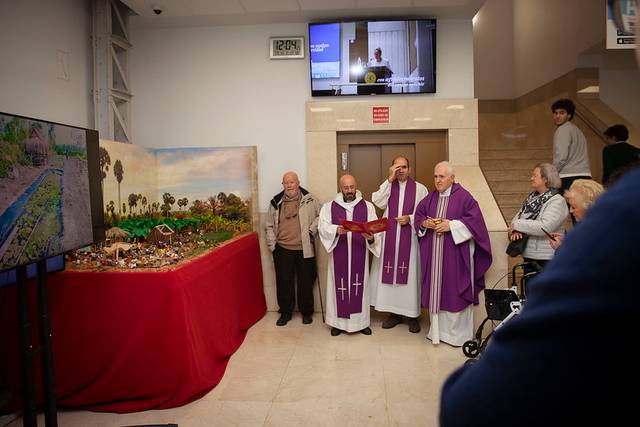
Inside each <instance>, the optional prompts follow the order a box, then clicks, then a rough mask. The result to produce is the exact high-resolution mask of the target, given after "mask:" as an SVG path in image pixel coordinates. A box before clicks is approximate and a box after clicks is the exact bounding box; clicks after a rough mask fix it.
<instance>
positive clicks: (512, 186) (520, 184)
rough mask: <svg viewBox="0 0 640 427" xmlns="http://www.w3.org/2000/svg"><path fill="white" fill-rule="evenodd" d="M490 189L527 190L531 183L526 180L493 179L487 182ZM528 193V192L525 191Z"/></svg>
mask: <svg viewBox="0 0 640 427" xmlns="http://www.w3.org/2000/svg"><path fill="white" fill-rule="evenodd" d="M489 184H490V186H491V190H493V192H494V193H496V192H512V193H517V192H521V191H527V190H528V189H529V188H531V183H530V182H529V181H528V180H527V181H495V182H490V183H489ZM527 194H528V193H527Z"/></svg>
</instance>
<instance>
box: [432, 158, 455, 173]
mask: <svg viewBox="0 0 640 427" xmlns="http://www.w3.org/2000/svg"><path fill="white" fill-rule="evenodd" d="M438 166H446V167H447V173H448V174H449V175H453V176H455V174H456V171H455V169H453V166H451V163H449V162H447V161H446V160H445V161H443V162H440V163H438V164H437V165H436V166H435V167H434V168H433V170H436V169H437V168H438Z"/></svg>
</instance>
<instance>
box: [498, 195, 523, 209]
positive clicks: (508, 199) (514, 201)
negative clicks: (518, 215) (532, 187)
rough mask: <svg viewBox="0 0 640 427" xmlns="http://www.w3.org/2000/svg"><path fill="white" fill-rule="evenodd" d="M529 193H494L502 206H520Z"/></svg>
mask: <svg viewBox="0 0 640 427" xmlns="http://www.w3.org/2000/svg"><path fill="white" fill-rule="evenodd" d="M528 194H529V193H502V194H500V193H497V194H496V193H494V195H495V196H496V201H497V202H498V205H499V206H500V207H502V206H520V205H522V202H524V199H526V198H527V195H528Z"/></svg>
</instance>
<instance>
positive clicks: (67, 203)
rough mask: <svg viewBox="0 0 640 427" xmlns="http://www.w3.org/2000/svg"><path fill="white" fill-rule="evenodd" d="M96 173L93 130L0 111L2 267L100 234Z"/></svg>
mask: <svg viewBox="0 0 640 427" xmlns="http://www.w3.org/2000/svg"><path fill="white" fill-rule="evenodd" d="M90 172H91V175H93V176H92V177H91V179H90ZM99 173H100V170H99V159H98V132H97V131H94V130H89V129H82V128H77V127H72V126H66V125H62V124H57V123H52V122H48V121H44V120H38V119H32V118H27V117H21V116H15V115H11V114H5V113H0V271H2V270H6V269H10V268H13V267H16V266H19V265H24V264H30V263H33V262H35V261H38V260H41V259H45V258H48V257H52V256H55V255H59V254H62V253H63V252H65V251H69V250H73V249H77V248H79V247H82V246H86V245H88V244H91V243H93V242H94V240H95V237H98V238H100V237H101V236H100V235H101V232H103V225H102V222H103V221H102V214H101V212H102V196H101V194H100V182H99V176H98V174H99ZM90 181H92V182H90ZM90 187H91V189H90ZM96 188H97V191H96ZM92 196H93V199H94V200H92ZM98 202H99V204H97V205H96V203H98ZM92 212H93V213H94V214H92Z"/></svg>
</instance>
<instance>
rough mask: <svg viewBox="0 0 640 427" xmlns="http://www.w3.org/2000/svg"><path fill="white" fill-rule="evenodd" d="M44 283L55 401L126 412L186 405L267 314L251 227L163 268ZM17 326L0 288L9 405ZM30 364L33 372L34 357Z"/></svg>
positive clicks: (0, 338) (67, 276) (1, 353)
mask: <svg viewBox="0 0 640 427" xmlns="http://www.w3.org/2000/svg"><path fill="white" fill-rule="evenodd" d="M48 280H49V286H48V290H49V309H50V314H51V330H52V334H53V359H54V369H55V371H54V373H55V385H56V398H57V401H58V405H60V406H68V407H81V408H86V409H91V410H97V411H113V412H132V411H142V410H147V409H164V408H172V407H176V406H180V405H184V404H186V403H188V402H191V401H193V400H195V399H197V398H199V397H201V396H202V395H204V394H206V393H207V392H208V391H209V390H211V389H212V388H213V387H214V386H215V385H216V384H218V383H219V382H220V380H221V379H222V375H223V374H224V370H225V368H226V366H227V362H228V361H229V357H230V356H231V355H232V354H233V353H234V352H235V351H236V350H237V349H238V348H239V347H240V344H241V343H242V341H243V340H244V337H245V335H246V331H247V329H249V327H251V325H253V324H254V323H256V322H257V321H258V320H259V319H261V318H262V316H264V314H265V312H266V302H265V297H264V291H263V284H262V266H261V262H260V249H259V245H258V237H257V235H256V234H255V233H252V234H249V235H247V236H244V237H241V238H238V239H236V240H235V241H232V242H229V243H227V244H225V245H224V246H222V247H219V248H217V249H215V250H214V251H212V252H210V253H208V254H206V255H203V256H201V257H199V258H197V259H194V260H192V261H190V262H187V263H185V264H184V265H182V266H179V267H177V268H176V269H174V270H171V271H164V272H101V273H91V272H62V273H58V274H53V275H51V276H50V277H49V279H48ZM29 287H30V292H31V293H32V298H31V299H30V309H31V312H32V319H33V324H34V325H37V322H36V321H35V319H36V317H35V313H36V309H35V291H34V288H35V284H30V286H29ZM17 331H18V328H17V320H16V289H15V286H13V287H9V288H4V289H0V385H2V384H8V385H9V387H10V388H11V390H12V392H13V397H14V400H13V402H12V403H13V404H14V405H15V403H16V398H18V397H19V396H20V392H19V390H20V384H19V382H20V375H19V372H20V369H19V363H20V362H19V355H18V354H19V353H18V338H17ZM33 335H34V342H36V339H37V338H36V337H37V333H35V331H34V334H33ZM35 368H36V374H37V376H36V378H39V372H40V371H39V363H38V360H36V363H35ZM36 383H37V384H36V386H37V395H38V396H39V400H40V401H41V400H42V398H41V390H40V387H39V381H36ZM1 388H2V387H0V389H1Z"/></svg>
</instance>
